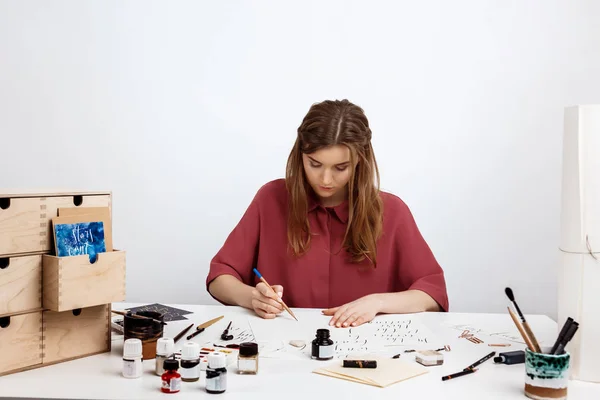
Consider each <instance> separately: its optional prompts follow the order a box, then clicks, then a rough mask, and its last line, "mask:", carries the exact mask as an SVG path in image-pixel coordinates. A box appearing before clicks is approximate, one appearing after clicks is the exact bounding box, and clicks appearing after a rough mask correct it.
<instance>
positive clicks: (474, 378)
mask: <svg viewBox="0 0 600 400" xmlns="http://www.w3.org/2000/svg"><path fill="white" fill-rule="evenodd" d="M131 306H135V304H124V303H123V304H114V305H113V308H114V309H123V308H125V307H131ZM172 306H173V307H176V308H182V309H185V310H189V311H193V312H194V314H189V315H187V318H188V320H184V321H176V322H170V323H169V324H167V325H166V326H165V336H174V335H175V334H176V333H178V332H180V331H181V330H182V329H183V328H184V327H185V326H186V325H189V324H190V322H194V323H196V324H199V323H201V322H204V321H206V320H208V319H211V318H214V317H216V316H219V315H225V318H224V319H227V318H228V317H232V316H234V315H238V316H239V315H242V316H243V315H244V314H247V313H249V311H247V310H244V309H241V308H238V307H223V306H192V305H172ZM295 311H296V310H295ZM298 311H299V312H315V313H318V312H319V310H298ZM526 317H527V319H528V321H529V323H530V325H531V326H532V329H533V330H534V332H536V335H537V337H538V340H539V341H540V342H541V343H542V344H546V345H547V344H550V345H551V344H552V343H553V341H554V340H555V338H556V330H557V328H556V323H555V322H554V321H552V320H551V319H550V318H548V317H546V316H541V315H531V316H526ZM418 318H420V319H421V320H422V321H423V323H425V325H427V326H428V327H429V328H430V329H431V330H432V331H433V332H434V333H435V334H436V335H437V336H438V337H439V338H440V339H442V340H443V341H444V343H446V344H449V345H450V346H451V351H450V352H444V364H443V365H441V366H436V367H429V369H428V370H429V373H427V374H424V375H421V376H418V377H415V378H412V379H409V380H406V381H403V382H399V383H396V384H394V385H392V386H388V387H386V388H378V387H373V386H368V385H363V384H358V383H353V382H348V381H344V380H340V379H335V378H330V377H326V376H321V375H318V374H314V373H312V372H311V371H312V370H314V369H316V368H318V367H322V366H324V364H323V363H324V362H322V361H316V360H310V359H306V360H298V361H289V360H287V361H286V360H276V359H266V358H261V359H260V361H259V363H260V364H259V373H258V375H255V376H253V375H237V374H236V373H235V369H234V368H230V370H229V373H228V388H227V391H226V392H225V393H223V394H221V395H219V396H220V397H219V398H224V399H228V398H236V399H245V398H261V399H283V398H287V397H288V396H289V395H292V396H293V398H296V397H298V398H300V397H306V396H318V398H322V397H325V396H336V397H338V396H339V397H340V398H342V399H346V398H357V397H359V396H365V397H369V396H370V397H373V396H377V398H378V399H379V398H389V399H395V400H396V399H399V398H424V399H434V398H436V399H437V398H443V399H496V398H498V399H524V398H525V396H524V394H523V386H524V364H517V365H503V364H494V363H493V360H489V361H487V362H486V363H484V364H483V365H482V366H481V367H480V369H479V370H478V371H477V372H476V373H474V374H471V375H467V376H463V377H460V378H457V379H453V380H449V381H445V382H442V381H441V377H442V376H443V375H447V374H450V373H454V372H458V371H460V370H462V369H463V368H465V367H466V366H468V365H470V364H471V363H473V362H474V361H476V360H478V359H479V358H481V357H482V356H483V355H485V354H487V353H489V352H490V351H493V350H495V351H497V352H504V351H512V350H520V349H523V348H524V345H522V344H519V343H513V344H512V346H511V347H488V346H487V343H492V342H499V341H500V340H497V339H496V340H494V339H491V338H488V337H486V336H484V335H479V337H480V338H481V339H483V340H484V341H485V342H486V343H484V344H478V345H477V344H474V343H471V342H470V341H468V340H466V339H459V338H458V336H459V335H460V333H461V331H458V330H456V329H452V328H449V327H447V326H446V324H460V323H465V322H469V323H470V324H472V325H474V326H478V327H480V328H483V329H485V328H486V327H491V326H493V327H494V329H497V327H498V326H502V327H503V328H502V329H505V330H507V331H515V328H514V325H513V324H512V321H511V320H510V317H509V316H508V315H503V314H461V313H424V314H418ZM272 322H273V323H274V324H277V323H278V321H277V320H274V321H272ZM300 323H302V322H301V321H300ZM274 327H276V325H274ZM490 329H491V328H490ZM182 341H185V338H184V339H182ZM122 349H123V345H122V339H121V340H113V349H112V352H111V353H105V354H100V355H96V356H91V357H86V358H83V359H79V360H74V361H70V362H66V363H61V364H56V365H52V366H48V367H43V368H38V369H35V370H31V371H26V372H21V373H17V374H12V375H7V376H3V377H0V396H7V397H20V398H89V399H135V398H140V399H152V398H165V397H170V396H175V398H179V399H182V398H189V399H192V398H193V399H197V398H198V396H210V395H209V394H208V393H206V392H205V390H204V387H203V384H202V383H200V382H195V383H186V382H183V383H182V390H181V392H179V393H178V394H165V393H162V392H161V391H160V389H159V388H160V378H159V377H158V376H156V375H154V360H147V361H144V374H143V376H142V378H140V379H125V378H123V377H122V375H121V369H122V358H121V355H122ZM399 352H400V350H399V349H397V348H395V349H393V350H390V355H392V354H395V353H399ZM0 356H1V355H0ZM402 357H404V358H407V357H411V356H410V355H408V356H402ZM407 359H408V358H407ZM568 390H569V395H568V397H569V399H600V384H593V383H587V382H580V381H570V383H569V389H568ZM283 396H285V397H283ZM400 396H402V397H400Z"/></svg>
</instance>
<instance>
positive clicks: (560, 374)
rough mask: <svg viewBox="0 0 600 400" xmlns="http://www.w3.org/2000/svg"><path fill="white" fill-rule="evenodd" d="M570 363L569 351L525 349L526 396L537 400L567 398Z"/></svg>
mask: <svg viewBox="0 0 600 400" xmlns="http://www.w3.org/2000/svg"><path fill="white" fill-rule="evenodd" d="M544 350H546V349H543V350H542V351H544ZM570 363H571V355H570V354H569V353H564V354H557V355H552V354H544V353H535V352H533V351H530V350H529V349H528V348H527V349H525V396H527V397H529V398H530V399H536V400H546V399H566V398H567V387H568V384H569V367H570Z"/></svg>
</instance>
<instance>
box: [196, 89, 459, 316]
mask: <svg viewBox="0 0 600 400" xmlns="http://www.w3.org/2000/svg"><path fill="white" fill-rule="evenodd" d="M253 268H257V269H258V270H259V271H260V273H261V274H263V275H264V277H265V278H266V279H267V280H268V281H269V283H270V284H271V285H273V288H274V289H275V292H276V293H275V292H274V291H272V290H270V289H269V288H268V287H267V286H266V285H265V284H264V283H262V282H260V281H259V280H258V279H257V277H256V276H255V275H254V274H253V272H252V270H253ZM275 284H277V285H275ZM206 285H207V289H208V291H209V293H210V294H211V295H212V296H213V297H214V298H216V299H217V300H219V301H220V302H221V303H224V304H231V305H239V306H242V307H246V308H249V309H253V310H254V311H255V312H256V313H257V314H258V315H260V316H261V317H263V318H274V317H275V316H276V315H277V314H279V313H281V312H282V310H283V307H282V306H281V304H280V303H279V302H278V301H276V300H277V298H278V297H279V298H283V300H284V301H285V303H286V304H287V305H288V306H289V307H303V308H326V309H325V310H323V313H324V314H325V315H330V316H332V318H331V320H330V325H335V326H337V327H347V326H358V325H360V324H363V323H365V322H368V321H370V320H372V319H373V318H374V317H375V315H377V314H378V313H413V312H422V311H447V310H448V296H447V293H446V282H445V279H444V273H443V271H442V268H441V267H440V266H439V264H438V263H437V261H436V259H435V257H434V255H433V254H432V252H431V250H430V248H429V246H428V245H427V243H426V242H425V240H424V239H423V237H422V235H421V233H420V231H419V229H418V228H417V225H416V223H415V221H414V219H413V216H412V214H411V212H410V210H409V208H408V207H407V206H406V204H405V203H404V202H403V201H402V200H401V199H399V198H398V197H396V196H394V195H392V194H389V193H386V192H382V191H380V190H379V171H378V169H377V163H376V161H375V155H374V153H373V148H372V147H371V129H370V128H369V123H368V120H367V117H366V116H365V114H364V112H363V110H362V109H361V108H360V107H358V106H356V105H354V104H352V103H350V102H349V101H347V100H342V101H329V100H328V101H324V102H322V103H318V104H314V105H313V106H312V107H311V108H310V110H309V111H308V114H307V115H306V116H305V117H304V120H303V121H302V124H301V125H300V127H299V128H298V135H297V138H296V143H295V144H294V147H293V149H292V151H291V153H290V155H289V158H288V162H287V170H286V177H285V180H283V179H279V180H275V181H272V182H269V183H267V184H266V185H264V186H263V187H262V188H260V190H259V191H258V193H257V194H256V196H255V197H254V199H253V201H252V203H251V204H250V206H249V207H248V209H247V210H246V212H245V213H244V215H243V217H242V219H241V220H240V221H239V223H238V225H237V226H236V227H235V229H234V230H233V231H232V232H231V233H230V234H229V236H228V238H227V240H226V241H225V244H224V245H223V247H222V248H221V249H220V250H219V252H218V253H217V254H216V255H215V257H214V258H213V260H212V262H211V265H210V271H209V274H208V277H207V279H206ZM284 288H285V294H284Z"/></svg>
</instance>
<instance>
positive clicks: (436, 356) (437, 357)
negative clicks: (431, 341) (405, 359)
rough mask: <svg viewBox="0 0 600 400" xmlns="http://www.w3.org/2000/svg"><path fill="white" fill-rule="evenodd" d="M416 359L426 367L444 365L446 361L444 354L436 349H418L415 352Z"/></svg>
mask: <svg viewBox="0 0 600 400" xmlns="http://www.w3.org/2000/svg"><path fill="white" fill-rule="evenodd" d="M415 361H416V362H418V363H419V364H422V365H424V366H426V367H431V366H434V365H442V364H443V363H444V355H443V354H442V353H439V352H437V351H434V350H425V351H418V352H417V353H416V354H415Z"/></svg>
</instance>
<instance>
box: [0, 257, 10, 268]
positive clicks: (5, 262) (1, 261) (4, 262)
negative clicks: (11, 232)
mask: <svg viewBox="0 0 600 400" xmlns="http://www.w3.org/2000/svg"><path fill="white" fill-rule="evenodd" d="M9 265H10V258H0V269H4V268H8V266H9Z"/></svg>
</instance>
